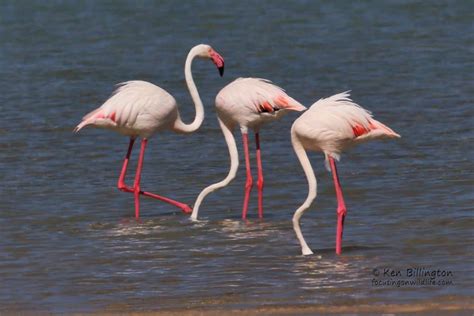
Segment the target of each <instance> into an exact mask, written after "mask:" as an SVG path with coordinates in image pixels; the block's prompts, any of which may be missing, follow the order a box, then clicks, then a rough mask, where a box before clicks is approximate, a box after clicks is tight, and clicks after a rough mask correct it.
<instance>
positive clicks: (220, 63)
mask: <svg viewBox="0 0 474 316" xmlns="http://www.w3.org/2000/svg"><path fill="white" fill-rule="evenodd" d="M209 56H210V57H211V59H212V62H213V63H214V64H215V65H216V67H217V69H218V70H219V74H220V75H221V77H222V76H223V75H224V58H222V56H221V55H219V54H218V53H217V52H216V51H215V50H212V51H211V52H210V53H209Z"/></svg>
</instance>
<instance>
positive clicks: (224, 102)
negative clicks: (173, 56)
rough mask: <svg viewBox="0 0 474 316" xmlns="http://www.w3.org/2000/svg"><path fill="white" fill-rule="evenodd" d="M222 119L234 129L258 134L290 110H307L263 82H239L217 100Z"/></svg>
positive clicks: (229, 86)
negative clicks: (238, 128) (253, 131)
mask: <svg viewBox="0 0 474 316" xmlns="http://www.w3.org/2000/svg"><path fill="white" fill-rule="evenodd" d="M216 109H217V112H218V115H219V117H220V118H221V119H222V120H223V121H225V122H226V123H227V124H228V125H229V126H231V127H232V128H233V127H234V126H235V125H239V126H240V128H241V130H243V131H247V130H248V128H251V129H253V130H255V131H258V130H259V129H260V126H262V125H263V124H265V123H267V122H270V121H273V120H276V119H279V118H281V117H282V116H283V115H284V114H285V113H286V112H287V111H288V110H294V111H303V110H305V109H306V108H305V107H304V106H303V105H302V104H300V103H299V102H298V101H296V100H295V99H293V98H291V97H290V96H289V95H288V94H286V93H285V91H284V90H283V89H282V88H280V87H278V86H276V85H274V84H272V83H271V81H269V80H265V79H260V78H238V79H236V80H234V81H233V82H231V83H230V84H228V85H227V86H225V87H224V88H223V89H222V90H221V91H220V92H219V93H218V94H217V96H216Z"/></svg>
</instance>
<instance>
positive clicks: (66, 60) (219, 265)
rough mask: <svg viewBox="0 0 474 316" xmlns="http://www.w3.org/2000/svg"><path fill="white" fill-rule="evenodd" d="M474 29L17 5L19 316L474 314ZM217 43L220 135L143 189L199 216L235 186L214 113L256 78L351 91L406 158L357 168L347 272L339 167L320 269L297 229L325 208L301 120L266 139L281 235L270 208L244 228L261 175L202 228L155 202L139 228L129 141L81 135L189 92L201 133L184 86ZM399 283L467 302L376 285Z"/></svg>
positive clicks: (14, 275) (262, 8)
mask: <svg viewBox="0 0 474 316" xmlns="http://www.w3.org/2000/svg"><path fill="white" fill-rule="evenodd" d="M473 11H474V6H473V4H472V2H470V1H438V2H436V1H433V2H426V1H366V2H342V1H338V2H336V1H335V2H329V1H325V2H319V1H271V2H270V1H239V2H235V1H192V2H191V1H190V2H186V3H178V2H176V1H156V2H153V1H129V2H127V1H100V2H99V1H74V2H72V1H48V2H43V1H35V2H33V1H18V2H17V1H10V2H2V3H1V4H0V39H1V40H0V109H1V113H2V118H1V124H0V180H1V181H0V188H1V189H0V283H1V286H0V312H2V311H50V312H59V313H62V312H74V311H75V312H77V311H86V312H87V311H101V310H104V309H112V310H122V311H124V310H125V311H126V310H129V311H137V310H161V309H166V308H192V307H211V308H214V307H219V308H232V307H237V308H251V307H257V306H263V305H287V304H297V305H298V304H316V305H321V306H328V307H330V306H339V305H347V304H349V305H354V308H355V309H354V310H357V309H356V307H355V306H357V305H360V304H364V303H367V304H370V303H384V304H389V303H393V304H396V303H414V302H418V301H420V300H431V301H438V302H443V301H446V302H452V301H457V300H463V299H468V300H469V299H472V296H471V295H472V290H473V279H474V278H473V270H474V269H473V257H472V253H473V216H472V207H473V200H474V195H473V184H474V179H473V175H472V170H473V165H472V162H473V150H472V141H473V136H474V133H473V128H472V126H473V120H472V118H473V106H472V93H473V89H472V87H473V70H474V69H473V47H474V46H473V44H474V41H473V34H474V32H473V31H474V30H473V15H472V12H473ZM201 42H202V43H208V44H211V45H212V46H213V47H214V48H215V49H216V50H217V51H218V52H220V53H221V54H222V55H223V56H224V58H225V60H226V73H225V75H224V78H220V77H219V76H218V74H217V71H216V69H215V68H214V66H213V65H212V64H211V63H209V62H203V61H196V62H195V63H194V65H193V74H194V79H195V81H196V83H197V85H198V88H199V91H200V93H201V97H202V99H203V102H204V105H205V108H206V120H205V122H204V124H203V126H202V127H201V129H200V130H199V131H198V132H197V133H195V134H192V135H189V136H183V135H175V134H172V133H164V134H160V135H157V136H156V137H155V138H153V139H152V140H151V141H150V143H149V149H148V152H147V155H146V158H145V166H144V174H143V178H142V187H143V188H144V189H146V190H149V191H152V192H156V193H159V194H162V195H165V196H170V197H173V198H176V199H179V200H182V201H184V202H186V203H188V204H192V203H193V202H194V199H195V198H196V196H197V194H198V193H199V192H200V190H201V189H202V188H204V187H205V186H207V185H208V184H210V183H213V182H216V181H218V180H220V179H222V178H223V177H224V176H225V175H226V173H227V170H228V166H229V164H228V153H227V148H226V146H225V142H224V139H223V137H222V135H221V132H220V130H219V128H218V125H217V121H216V118H215V111H214V106H213V102H214V96H215V95H216V94H217V92H218V91H219V89H220V88H222V87H223V86H224V85H225V84H227V83H228V82H230V81H231V80H233V79H234V78H236V77H240V76H255V77H262V78H268V79H271V80H273V81H274V82H275V83H276V84H278V85H281V86H282V87H284V88H285V89H286V90H287V92H288V93H289V94H290V95H291V96H293V97H294V98H295V99H297V100H299V101H300V102H302V103H303V104H305V105H308V106H309V105H311V104H312V103H313V102H315V101H316V100H318V99H319V98H321V97H326V96H329V95H332V94H335V93H338V92H341V91H345V90H349V89H351V90H352V91H353V92H352V97H353V99H354V100H355V101H356V102H358V103H360V104H361V105H362V106H364V107H366V108H367V109H369V110H371V111H373V112H374V114H375V116H376V118H377V119H379V120H380V121H382V122H384V123H386V124H387V125H389V126H390V127H392V128H393V129H394V130H396V131H397V132H398V133H400V134H401V135H402V139H400V140H398V141H390V142H375V143H370V144H366V145H363V146H361V147H359V148H356V149H354V150H352V151H351V152H349V153H346V154H345V155H344V156H343V158H342V161H341V163H340V164H339V170H340V177H341V181H342V184H343V187H344V190H345V195H346V199H347V200H346V202H347V204H348V209H349V213H348V217H347V219H346V229H345V235H344V249H343V255H342V256H339V257H338V256H335V255H334V237H335V227H336V215H335V210H336V199H335V195H334V190H333V184H332V180H331V177H330V174H329V173H327V172H326V171H325V170H324V166H323V157H322V155H320V154H313V155H311V158H312V162H313V166H314V167H315V170H316V174H317V177H318V180H319V188H318V189H319V196H318V198H317V200H316V201H315V203H314V204H313V206H312V207H311V209H310V210H309V211H307V213H306V214H305V215H304V217H303V219H302V222H303V224H302V226H303V231H304V233H305V236H306V239H307V241H308V243H309V244H310V246H311V247H312V248H313V250H314V251H315V253H316V254H317V255H316V256H309V257H302V256H301V255H300V249H299V245H298V244H297V241H296V238H295V237H294V233H293V230H292V226H291V217H292V214H293V212H294V210H295V209H296V208H297V207H298V206H299V205H300V204H301V203H302V202H303V200H304V199H305V197H306V192H307V184H306V180H305V178H304V175H303V172H302V170H301V167H300V165H299V163H298V161H297V159H296V157H295V155H294V154H293V151H292V148H291V144H290V138H289V130H290V126H291V123H292V121H293V120H294V119H295V118H296V117H297V114H290V115H288V116H287V117H285V118H284V119H283V120H281V121H279V122H278V123H276V124H272V125H271V126H267V128H265V129H264V130H262V133H261V139H262V155H263V159H264V172H265V181H266V182H265V183H266V188H265V200H264V203H265V219H264V220H261V221H260V220H258V219H256V194H253V195H252V199H251V206H250V210H249V214H250V219H249V221H248V222H243V221H242V220H240V212H241V203H242V197H243V185H244V181H245V176H244V170H243V169H242V165H241V168H240V170H239V174H238V177H237V179H236V180H235V181H234V182H233V183H232V184H231V185H230V186H229V187H227V188H225V189H223V190H221V191H219V192H216V193H214V194H213V195H211V196H209V197H208V198H207V199H206V201H205V203H204V204H203V207H202V208H201V213H200V215H201V219H202V221H200V222H198V223H192V222H190V221H189V220H188V218H187V216H186V215H183V214H181V213H180V212H179V211H178V210H176V209H174V208H173V207H170V206H169V205H167V204H163V203H161V202H157V201H155V200H150V199H146V198H143V199H142V221H141V222H139V223H137V222H135V221H134V220H133V217H132V216H133V197H132V195H129V194H126V193H121V192H119V191H118V190H117V189H116V187H115V185H116V180H117V177H118V174H119V171H120V168H121V164H122V159H123V156H124V154H125V151H126V148H127V144H128V140H127V139H126V138H124V137H122V136H120V135H116V134H114V133H112V132H108V131H104V130H94V129H86V130H84V131H83V132H81V133H80V134H79V135H75V134H73V133H72V129H73V127H74V126H75V125H76V124H77V123H78V122H79V121H80V119H81V117H82V116H83V115H84V114H85V113H87V112H88V111H90V110H92V109H94V108H95V107H97V106H99V105H100V104H101V103H102V102H103V101H104V100H105V99H106V98H107V97H108V96H109V95H110V93H111V92H112V90H113V86H114V84H116V83H118V82H121V81H126V80H131V79H141V80H147V81H151V82H153V83H156V84H158V85H159V86H161V87H163V88H164V89H166V90H167V91H169V92H170V93H172V94H173V95H174V96H175V97H176V99H177V100H178V102H179V103H180V111H181V113H182V116H183V119H184V120H186V121H187V122H190V121H191V120H192V118H193V117H194V107H193V106H192V102H191V99H190V97H189V95H188V92H187V89H186V87H185V83H184V74H183V67H184V60H185V57H186V54H187V52H188V50H189V49H190V48H191V47H192V46H194V45H196V44H198V43H201ZM236 137H237V140H238V145H239V148H240V147H241V145H240V143H241V142H240V135H238V134H236ZM251 145H252V146H253V141H252V143H251ZM135 154H136V153H135ZM251 157H252V159H253V162H255V160H254V155H253V152H252V155H251ZM132 159H133V160H132V162H134V161H135V160H136V156H135V155H134V156H133V158H132ZM241 161H242V160H241ZM131 168H132V169H131V170H134V165H132V166H131ZM130 174H131V175H133V171H131V172H130ZM128 181H132V178H131V177H130V178H129V179H128ZM384 267H388V268H392V269H395V270H397V269H401V270H404V269H406V268H411V267H425V268H427V269H441V270H449V271H453V273H454V276H453V277H452V278H450V279H451V281H452V284H450V285H447V286H401V287H396V286H374V285H373V279H374V278H375V276H374V275H373V274H374V272H373V271H374V269H383V268H384ZM381 271H383V270H381ZM379 279H380V278H379ZM382 279H383V280H387V279H388V278H386V277H385V278H382ZM398 279H400V278H398ZM394 280H397V278H395V279H394Z"/></svg>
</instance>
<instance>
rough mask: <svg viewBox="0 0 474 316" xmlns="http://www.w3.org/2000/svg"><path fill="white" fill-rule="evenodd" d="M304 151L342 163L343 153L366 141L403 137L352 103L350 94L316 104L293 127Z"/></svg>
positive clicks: (340, 94)
mask: <svg viewBox="0 0 474 316" xmlns="http://www.w3.org/2000/svg"><path fill="white" fill-rule="evenodd" d="M293 130H294V133H296V134H297V135H298V136H299V139H300V140H301V142H302V143H303V145H304V147H305V148H306V149H308V150H312V151H322V152H324V154H325V155H326V167H327V168H328V169H329V165H328V164H327V156H328V155H329V156H332V157H333V158H335V159H336V160H338V161H339V159H340V155H341V152H343V151H344V150H345V149H347V148H349V147H351V146H354V145H356V144H358V143H361V142H363V141H368V140H371V139H377V138H393V137H400V135H398V134H397V133H395V132H394V131H393V130H391V129H390V128H388V127H387V126H385V125H384V124H382V123H380V122H379V121H377V120H375V119H374V118H373V117H372V113H371V112H369V111H367V110H366V109H364V108H362V107H361V106H360V105H358V104H356V103H355V102H354V101H352V100H351V99H350V95H349V91H346V92H342V93H339V94H335V95H333V96H330V97H328V98H322V99H320V100H318V101H317V102H315V103H314V104H313V105H312V106H311V107H310V108H309V109H308V111H306V112H305V113H304V114H303V115H301V116H300V117H299V118H298V119H296V120H295V122H294V124H293Z"/></svg>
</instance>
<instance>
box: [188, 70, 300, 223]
mask: <svg viewBox="0 0 474 316" xmlns="http://www.w3.org/2000/svg"><path fill="white" fill-rule="evenodd" d="M305 109H306V108H305V107H304V106H303V105H301V104H300V103H299V102H298V101H296V100H294V99H293V98H291V97H290V96H288V95H287V94H286V93H285V91H284V90H283V89H282V88H280V87H278V86H276V85H274V84H272V83H271V82H270V81H268V80H265V79H260V78H238V79H236V80H235V81H233V82H231V83H230V84H228V85H227V86H225V87H224V88H223V89H222V90H221V91H220V92H219V93H218V94H217V96H216V110H217V115H218V121H219V125H220V127H221V129H222V133H223V134H224V137H225V140H226V143H227V147H228V149H229V155H230V170H229V173H228V175H227V177H226V178H225V179H224V180H222V181H220V182H218V183H215V184H212V185H210V186H208V187H206V188H205V189H204V190H202V191H201V193H200V194H199V196H198V197H197V199H196V202H195V203H194V207H193V212H192V214H191V219H192V220H196V219H197V216H198V212H199V207H200V205H201V203H202V201H203V200H204V198H205V197H206V196H207V195H208V194H209V193H211V192H213V191H215V190H217V189H220V188H222V187H225V186H226V185H228V184H229V183H230V182H231V181H232V180H233V179H234V178H235V175H236V173H237V168H238V166H239V157H238V152H237V146H236V144H235V139H234V136H233V135H232V131H233V130H234V128H235V127H236V126H237V125H238V126H239V127H240V132H241V133H242V140H243V147H244V154H245V166H246V174H247V180H246V182H245V190H244V191H245V195H244V202H243V206H242V218H243V219H246V218H247V210H248V203H249V196H250V191H251V189H252V186H253V179H252V174H251V170H250V158H249V148H248V130H249V128H251V129H253V130H254V132H255V143H256V159H257V174H258V179H257V187H258V216H259V218H262V217H263V170H262V158H261V152H260V138H259V131H260V127H261V125H263V124H264V123H267V122H270V121H273V120H275V119H278V118H280V117H281V116H282V115H283V114H284V113H286V112H288V110H293V111H303V110H305Z"/></svg>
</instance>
